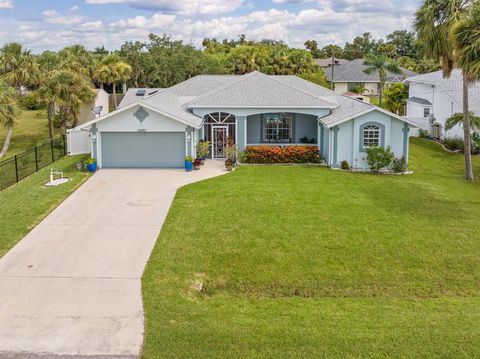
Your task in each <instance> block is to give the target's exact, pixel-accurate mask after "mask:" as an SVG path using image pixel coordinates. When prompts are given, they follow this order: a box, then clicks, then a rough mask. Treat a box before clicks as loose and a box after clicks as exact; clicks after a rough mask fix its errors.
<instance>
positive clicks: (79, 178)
mask: <svg viewBox="0 0 480 359" xmlns="http://www.w3.org/2000/svg"><path fill="white" fill-rule="evenodd" d="M77 162H78V156H73V157H66V158H64V159H61V160H59V161H57V162H55V163H54V164H53V165H52V166H54V167H55V168H58V169H60V170H62V171H64V175H65V176H66V177H69V178H70V181H69V182H68V183H66V184H63V185H61V186H58V187H53V188H47V187H45V186H44V184H45V182H47V181H48V178H49V176H50V166H49V167H46V168H44V169H42V170H40V171H39V172H37V173H35V174H33V175H31V176H30V177H28V178H26V179H24V180H22V181H20V182H19V183H17V184H15V185H13V186H12V187H10V188H7V189H6V190H4V191H3V192H0V257H2V256H3V255H4V254H5V253H7V252H8V250H9V249H11V248H12V247H13V246H14V245H15V244H16V243H17V242H18V241H19V240H20V239H22V238H23V237H24V236H25V235H26V234H27V233H28V232H29V231H30V230H31V229H32V228H33V227H35V226H36V225H37V224H38V223H39V222H40V221H41V220H42V219H43V218H45V217H46V216H47V214H48V213H50V212H51V211H52V210H53V209H54V208H55V207H57V206H58V205H59V204H60V203H61V202H62V201H63V200H64V199H65V198H67V197H68V196H69V195H70V194H71V193H72V192H74V191H75V189H77V188H78V187H79V186H80V185H81V184H82V183H83V182H84V181H85V180H86V179H87V178H88V177H89V174H88V173H86V172H79V171H77V169H76V163H77Z"/></svg>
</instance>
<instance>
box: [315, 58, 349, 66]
mask: <svg viewBox="0 0 480 359" xmlns="http://www.w3.org/2000/svg"><path fill="white" fill-rule="evenodd" d="M334 61H335V65H345V64H348V63H349V62H350V61H349V60H346V59H338V58H336V57H335V60H334ZM315 63H316V64H317V65H318V66H320V67H329V66H332V58H331V57H329V58H328V59H315Z"/></svg>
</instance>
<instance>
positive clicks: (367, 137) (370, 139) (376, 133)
mask: <svg viewBox="0 0 480 359" xmlns="http://www.w3.org/2000/svg"><path fill="white" fill-rule="evenodd" d="M379 145H380V127H378V126H375V125H370V126H366V127H364V128H363V147H372V146H379Z"/></svg>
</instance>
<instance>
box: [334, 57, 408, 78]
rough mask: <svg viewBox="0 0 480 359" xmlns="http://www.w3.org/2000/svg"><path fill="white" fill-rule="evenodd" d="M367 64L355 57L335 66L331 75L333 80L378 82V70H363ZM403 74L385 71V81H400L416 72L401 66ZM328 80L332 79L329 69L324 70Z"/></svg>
mask: <svg viewBox="0 0 480 359" xmlns="http://www.w3.org/2000/svg"><path fill="white" fill-rule="evenodd" d="M367 68H368V66H367V65H364V64H363V59H357V60H353V61H350V62H349V63H347V64H345V65H340V66H336V67H335V73H334V75H333V77H334V80H333V81H334V82H380V75H379V73H378V71H375V72H373V73H371V74H366V73H365V72H364V70H365V69H367ZM402 71H403V74H394V73H392V72H387V82H402V81H403V80H405V79H406V78H407V77H409V76H415V75H416V73H415V72H413V71H410V70H407V69H404V68H402ZM325 74H326V75H327V79H328V81H332V74H331V72H330V71H326V72H325Z"/></svg>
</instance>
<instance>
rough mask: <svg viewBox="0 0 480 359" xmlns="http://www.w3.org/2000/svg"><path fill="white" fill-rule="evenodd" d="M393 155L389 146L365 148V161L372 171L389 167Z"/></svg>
mask: <svg viewBox="0 0 480 359" xmlns="http://www.w3.org/2000/svg"><path fill="white" fill-rule="evenodd" d="M394 157H395V155H394V154H393V152H392V149H391V147H390V146H388V147H387V148H383V147H377V146H375V147H368V148H367V163H368V166H370V169H371V170H372V171H373V172H378V171H380V170H381V169H384V168H388V167H390V165H391V164H392V161H393V159H394Z"/></svg>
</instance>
